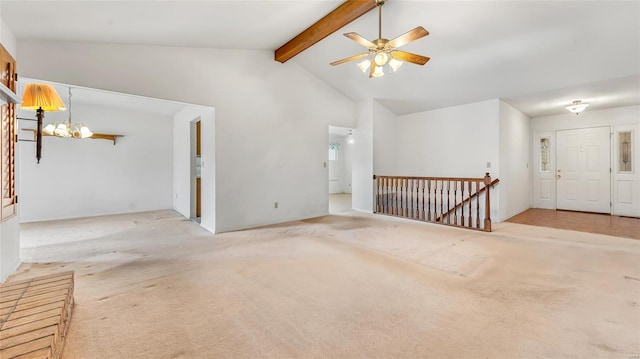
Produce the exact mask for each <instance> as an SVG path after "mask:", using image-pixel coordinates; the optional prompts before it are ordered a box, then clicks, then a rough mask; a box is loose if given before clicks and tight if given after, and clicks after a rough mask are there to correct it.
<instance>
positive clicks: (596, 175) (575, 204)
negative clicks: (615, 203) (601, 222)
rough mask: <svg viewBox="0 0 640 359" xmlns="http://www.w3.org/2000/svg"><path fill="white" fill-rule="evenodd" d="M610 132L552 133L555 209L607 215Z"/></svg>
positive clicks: (593, 129)
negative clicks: (554, 168) (554, 166)
mask: <svg viewBox="0 0 640 359" xmlns="http://www.w3.org/2000/svg"><path fill="white" fill-rule="evenodd" d="M609 133H610V128H609V127H594V128H581V129H577V130H563V131H558V132H557V133H556V145H557V152H556V161H557V162H556V163H557V167H556V178H557V192H556V208H558V209H567V210H572V211H583V212H599V213H611V172H610V171H611V170H610V167H611V163H610V158H611V155H610V151H611V145H610V135H609Z"/></svg>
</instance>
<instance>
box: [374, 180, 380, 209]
mask: <svg viewBox="0 0 640 359" xmlns="http://www.w3.org/2000/svg"><path fill="white" fill-rule="evenodd" d="M373 186H374V188H375V190H374V191H373V195H374V196H375V198H376V201H375V205H374V206H373V213H378V212H379V211H378V207H379V206H380V198H379V196H378V192H379V188H378V181H377V180H376V175H373Z"/></svg>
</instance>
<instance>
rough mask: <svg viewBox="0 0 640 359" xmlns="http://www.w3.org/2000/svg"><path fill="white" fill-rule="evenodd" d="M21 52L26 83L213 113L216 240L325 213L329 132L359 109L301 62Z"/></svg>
mask: <svg viewBox="0 0 640 359" xmlns="http://www.w3.org/2000/svg"><path fill="white" fill-rule="evenodd" d="M18 45H19V51H20V53H21V61H22V62H21V69H22V70H21V71H22V72H23V74H24V75H25V76H29V77H33V78H44V79H47V80H51V81H56V82H63V83H70V84H77V85H82V86H86V87H93V88H101V89H107V90H112V91H117V92H124V93H132V94H138V95H143V96H148V97H155V98H161V99H171V100H176V101H181V102H186V103H195V104H200V105H205V106H212V107H215V109H216V119H215V150H216V151H215V156H216V168H215V170H216V182H215V188H216V190H215V191H216V192H215V201H216V204H215V206H216V208H224V210H218V211H216V223H215V227H216V231H217V232H224V231H229V230H236V229H242V228H248V227H253V226H258V225H264V224H271V223H278V222H284V221H288V220H294V219H301V218H309V217H314V216H319V215H323V214H326V213H327V208H328V205H327V203H328V190H327V182H326V178H327V174H326V168H324V166H323V164H324V162H326V158H327V153H326V148H327V146H326V144H327V141H328V140H327V136H328V133H327V127H328V126H329V124H331V125H336V126H341V127H354V118H355V117H354V115H355V112H354V109H355V107H354V103H353V102H352V101H351V100H350V99H348V98H347V97H345V96H344V95H342V94H340V93H338V92H337V91H336V90H335V89H333V88H331V87H330V86H329V85H328V84H326V83H324V82H322V81H321V80H319V79H318V78H316V77H314V76H313V75H311V74H310V73H309V72H308V71H306V70H305V69H303V68H301V67H300V66H298V65H297V64H296V63H295V61H290V62H287V63H286V64H280V63H278V62H275V61H274V60H273V52H271V51H249V50H220V49H202V48H186V47H180V48H177V47H161V46H137V45H110V44H83V43H63V42H58V43H56V42H51V41H21V42H20V43H19V44H18ZM43 53H45V54H46V55H47V61H42V60H41V59H42V54H43ZM276 201H278V202H279V208H278V209H275V208H274V202H276ZM203 205H205V204H204V203H203Z"/></svg>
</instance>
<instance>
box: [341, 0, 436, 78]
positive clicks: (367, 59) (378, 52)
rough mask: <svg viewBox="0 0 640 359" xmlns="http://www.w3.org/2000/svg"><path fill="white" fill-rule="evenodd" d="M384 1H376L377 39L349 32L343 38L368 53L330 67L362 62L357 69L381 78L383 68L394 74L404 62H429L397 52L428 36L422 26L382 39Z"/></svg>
mask: <svg viewBox="0 0 640 359" xmlns="http://www.w3.org/2000/svg"><path fill="white" fill-rule="evenodd" d="M384 3H385V0H376V6H377V7H378V38H377V39H375V40H373V41H369V40H367V39H365V38H364V37H362V36H360V35H358V34H356V33H355V32H349V33H346V34H344V36H346V37H348V38H349V39H351V40H353V41H355V42H357V43H358V44H360V45H362V46H364V47H366V48H368V49H369V52H367V53H364V54H359V55H354V56H351V57H347V58H346V59H342V60H338V61H334V62H332V63H330V65H331V66H336V65H340V64H343V63H345V62H350V61H355V60H362V61H360V62H358V68H359V69H360V70H361V71H362V72H364V73H367V72H369V78H373V77H382V76H384V74H385V72H384V71H385V68H386V70H387V71H388V72H396V71H397V70H398V69H399V68H400V66H402V64H403V63H404V62H410V63H413V64H416V65H424V64H426V63H427V61H429V58H428V57H426V56H422V55H416V54H412V53H410V52H406V51H400V50H398V47H400V46H403V45H406V44H408V43H410V42H412V41H415V40H418V39H420V38H422V37H425V36H427V35H429V32H428V31H427V30H425V29H424V28H423V27H422V26H418V27H416V28H415V29H413V30H411V31H408V32H406V33H404V34H402V35H400V36H398V37H396V38H395V39H393V40H387V39H383V38H382V6H383V5H384Z"/></svg>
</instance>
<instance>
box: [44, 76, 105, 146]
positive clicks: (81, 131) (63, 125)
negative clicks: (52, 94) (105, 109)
mask: <svg viewBox="0 0 640 359" xmlns="http://www.w3.org/2000/svg"><path fill="white" fill-rule="evenodd" d="M42 132H43V133H44V134H45V135H48V136H58V137H73V138H89V137H91V136H93V132H91V131H90V130H89V128H88V127H87V126H85V125H83V124H81V123H80V122H76V123H73V122H71V87H69V119H68V120H67V121H62V122H56V123H50V124H48V125H47V126H46V127H45V128H43V129H42Z"/></svg>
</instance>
